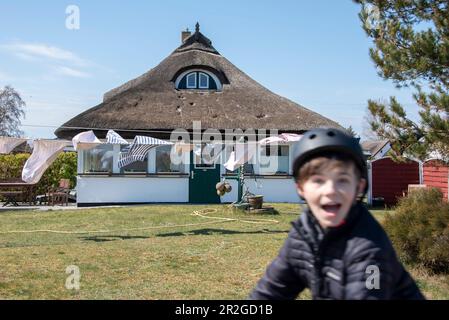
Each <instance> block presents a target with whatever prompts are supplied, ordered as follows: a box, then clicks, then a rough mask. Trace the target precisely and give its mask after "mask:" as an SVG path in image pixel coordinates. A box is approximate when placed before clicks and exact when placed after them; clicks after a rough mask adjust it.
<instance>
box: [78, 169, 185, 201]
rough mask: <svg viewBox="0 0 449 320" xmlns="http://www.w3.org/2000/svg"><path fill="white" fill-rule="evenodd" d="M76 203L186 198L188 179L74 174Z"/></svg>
mask: <svg viewBox="0 0 449 320" xmlns="http://www.w3.org/2000/svg"><path fill="white" fill-rule="evenodd" d="M76 190H77V202H78V203H81V204H82V203H126V202H128V203H133V202H134V203H138V202H140V203H142V202H188V201H189V179H188V178H177V177H169V178H167V177H93V176H92V177H88V176H78V177H77V187H76Z"/></svg>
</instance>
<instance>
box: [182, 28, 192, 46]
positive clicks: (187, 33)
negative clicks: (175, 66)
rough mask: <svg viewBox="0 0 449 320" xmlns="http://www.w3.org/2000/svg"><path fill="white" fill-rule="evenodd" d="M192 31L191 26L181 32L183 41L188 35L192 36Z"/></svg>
mask: <svg viewBox="0 0 449 320" xmlns="http://www.w3.org/2000/svg"><path fill="white" fill-rule="evenodd" d="M191 34H192V33H191V32H190V31H189V28H187V29H186V31H182V32H181V42H182V43H184V42H185V41H186V39H187V38H188V37H190V35H191Z"/></svg>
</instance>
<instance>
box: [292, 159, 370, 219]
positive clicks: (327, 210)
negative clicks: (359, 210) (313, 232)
mask: <svg viewBox="0 0 449 320" xmlns="http://www.w3.org/2000/svg"><path fill="white" fill-rule="evenodd" d="M354 169H355V168H354V164H352V163H351V164H348V165H347V166H345V167H334V168H331V169H328V170H322V171H320V172H318V173H315V174H313V175H311V176H310V177H309V178H308V179H306V180H305V181H303V182H302V183H300V182H298V183H297V191H298V194H299V195H300V196H301V197H302V198H304V199H305V200H306V201H307V204H308V205H309V208H310V210H311V211H312V213H313V215H314V216H315V217H316V219H317V220H318V222H319V223H320V225H321V226H322V227H323V228H329V227H336V226H339V225H340V224H341V223H342V221H343V220H344V219H345V218H346V216H347V214H348V213H349V210H350V208H351V206H352V205H353V203H354V202H355V200H356V196H357V194H358V193H360V192H363V189H364V187H365V184H366V181H365V179H360V178H358V176H357V175H356V173H355V170H354Z"/></svg>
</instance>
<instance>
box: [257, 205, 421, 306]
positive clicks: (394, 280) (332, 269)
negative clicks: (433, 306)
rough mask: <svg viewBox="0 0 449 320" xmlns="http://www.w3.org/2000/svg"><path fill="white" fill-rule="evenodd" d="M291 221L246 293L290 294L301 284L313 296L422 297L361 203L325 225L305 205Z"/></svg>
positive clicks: (277, 296)
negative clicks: (343, 218)
mask: <svg viewBox="0 0 449 320" xmlns="http://www.w3.org/2000/svg"><path fill="white" fill-rule="evenodd" d="M292 225H293V228H292V229H291V230H290V233H289V235H288V237H287V240H286V241H285V243H284V245H283V247H282V248H281V250H280V252H279V255H278V256H277V257H276V259H274V261H273V262H272V263H271V264H270V265H269V266H268V268H267V270H266V272H265V275H264V276H263V278H262V279H261V280H260V281H259V282H258V283H257V285H256V287H255V288H254V290H253V291H252V293H251V294H250V296H249V298H250V299H270V300H271V299H272V300H277V299H295V298H296V297H297V296H298V294H299V293H300V292H301V291H302V290H303V289H305V288H306V287H307V288H310V290H311V292H312V297H313V299H424V297H423V295H422V294H421V292H420V290H419V289H418V287H417V286H416V284H415V282H414V280H413V279H412V278H411V277H410V275H409V274H408V272H407V271H406V270H405V269H404V267H403V266H402V264H401V263H400V262H399V261H398V258H397V256H396V253H395V251H394V249H393V247H392V245H391V242H390V240H389V239H388V236H387V235H386V233H385V231H384V230H383V228H382V227H381V226H380V224H379V223H378V222H377V221H376V220H375V218H374V217H373V216H372V215H371V213H370V212H369V211H368V210H367V209H366V207H365V206H364V205H363V204H361V203H357V204H355V205H354V206H353V207H352V208H351V210H350V212H349V213H348V216H347V217H346V221H345V223H344V224H343V225H342V226H339V227H336V228H329V229H327V230H326V231H323V230H322V229H321V227H320V226H319V224H318V222H317V221H316V219H315V217H314V216H313V215H312V213H311V212H310V211H309V210H308V209H307V210H305V212H304V213H303V214H302V215H301V216H300V217H299V219H298V220H296V221H295V222H292ZM377 268H378V269H377ZM376 269H377V270H376ZM377 271H378V272H377ZM377 275H379V277H377V280H376V276H377ZM370 288H371V289H370Z"/></svg>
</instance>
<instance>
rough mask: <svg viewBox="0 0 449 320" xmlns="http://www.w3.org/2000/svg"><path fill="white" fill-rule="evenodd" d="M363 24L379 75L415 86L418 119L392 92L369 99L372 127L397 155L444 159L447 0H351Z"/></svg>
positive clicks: (448, 101)
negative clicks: (383, 97)
mask: <svg viewBox="0 0 449 320" xmlns="http://www.w3.org/2000/svg"><path fill="white" fill-rule="evenodd" d="M354 2H356V3H358V4H360V5H361V10H360V13H359V17H360V20H361V21H362V25H363V29H364V30H365V32H366V34H367V35H368V36H369V37H370V38H371V39H372V40H373V47H372V48H370V57H371V59H372V60H373V61H374V63H375V65H376V67H377V69H378V74H379V75H380V76H381V77H382V78H383V79H390V80H392V81H393V82H394V83H395V85H396V86H397V87H403V86H405V87H411V88H413V89H414V91H415V92H414V94H413V98H414V100H415V101H416V103H417V104H418V106H419V107H420V111H419V121H418V122H414V121H412V120H410V118H409V117H407V113H406V111H405V109H404V107H403V106H402V105H401V104H400V103H399V102H398V101H397V99H396V98H395V97H390V99H389V102H387V103H384V102H379V101H374V100H369V101H368V109H369V112H370V113H371V115H372V117H371V119H372V121H371V122H370V125H371V128H372V130H373V131H374V132H375V133H376V134H377V135H378V136H379V137H380V138H381V139H388V140H389V141H390V143H391V146H392V151H393V155H395V157H396V158H397V159H399V158H402V157H404V156H405V155H407V156H414V157H416V158H419V159H424V158H425V157H426V156H427V155H428V154H429V153H430V152H432V151H437V152H439V153H440V154H441V155H442V156H444V157H447V158H449V94H448V92H449V0H354Z"/></svg>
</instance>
